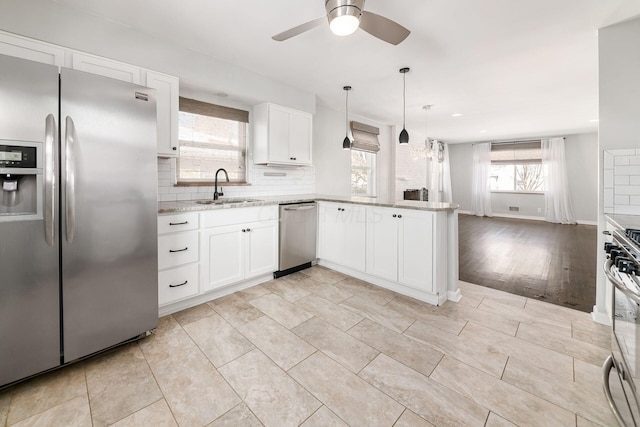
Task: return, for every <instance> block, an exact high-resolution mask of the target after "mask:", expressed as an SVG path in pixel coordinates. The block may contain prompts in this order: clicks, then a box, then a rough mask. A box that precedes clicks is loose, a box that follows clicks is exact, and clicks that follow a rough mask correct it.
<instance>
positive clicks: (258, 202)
mask: <svg viewBox="0 0 640 427" xmlns="http://www.w3.org/2000/svg"><path fill="white" fill-rule="evenodd" d="M247 199H249V201H247V202H242V203H217V204H213V203H212V204H209V205H206V204H199V203H196V201H195V200H184V201H176V202H158V213H159V214H170V213H179V212H197V211H206V210H215V209H233V208H244V207H249V206H269V205H279V204H284V203H300V202H310V201H318V202H319V201H322V202H339V203H353V204H358V205H367V206H381V207H389V208H400V209H415V210H422V211H454V210H456V209H458V207H459V205H457V204H455V203H436V202H422V201H418V200H398V201H383V200H379V199H377V198H371V197H343V196H328V195H320V194H302V195H292V196H270V197H256V198H253V197H247ZM221 200H224V199H221ZM231 200H238V199H231Z"/></svg>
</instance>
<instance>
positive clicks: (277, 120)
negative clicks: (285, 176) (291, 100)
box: [268, 105, 290, 163]
mask: <svg viewBox="0 0 640 427" xmlns="http://www.w3.org/2000/svg"><path fill="white" fill-rule="evenodd" d="M289 122H290V113H289V111H288V110H287V109H285V108H281V107H278V106H277V105H270V106H269V150H268V152H269V161H270V162H278V163H289V161H290V159H289V157H290V156H289Z"/></svg>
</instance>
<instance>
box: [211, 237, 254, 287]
mask: <svg viewBox="0 0 640 427" xmlns="http://www.w3.org/2000/svg"><path fill="white" fill-rule="evenodd" d="M244 234H245V233H243V232H242V227H241V226H238V225H230V226H225V227H214V228H209V229H207V230H202V231H201V239H202V252H203V257H202V258H203V259H202V260H203V262H202V265H201V273H202V291H203V292H206V291H211V290H214V289H218V288H220V287H222V286H226V285H228V284H231V283H235V282H239V281H240V280H242V279H243V278H244V269H245V267H244V258H245V257H244V246H243V238H244Z"/></svg>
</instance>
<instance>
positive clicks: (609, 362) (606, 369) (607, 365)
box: [602, 355, 627, 426]
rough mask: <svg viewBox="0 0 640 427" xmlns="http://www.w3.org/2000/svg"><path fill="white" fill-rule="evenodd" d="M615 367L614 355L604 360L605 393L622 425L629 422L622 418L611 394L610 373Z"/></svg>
mask: <svg viewBox="0 0 640 427" xmlns="http://www.w3.org/2000/svg"><path fill="white" fill-rule="evenodd" d="M613 368H614V362H613V356H612V355H609V357H607V358H606V359H605V361H604V364H603V365H602V384H603V387H604V395H605V396H606V397H607V402H609V407H610V408H611V412H613V415H615V417H616V420H618V424H620V425H621V426H626V425H627V424H626V423H625V422H624V420H623V419H622V416H621V415H620V411H619V410H618V408H617V407H616V404H615V402H614V401H613V396H612V395H611V387H610V386H609V373H610V372H611V369H613Z"/></svg>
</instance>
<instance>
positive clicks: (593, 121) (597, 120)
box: [589, 119, 600, 123]
mask: <svg viewBox="0 0 640 427" xmlns="http://www.w3.org/2000/svg"><path fill="white" fill-rule="evenodd" d="M599 121H600V119H591V120H589V122H591V123H598V122H599Z"/></svg>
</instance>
